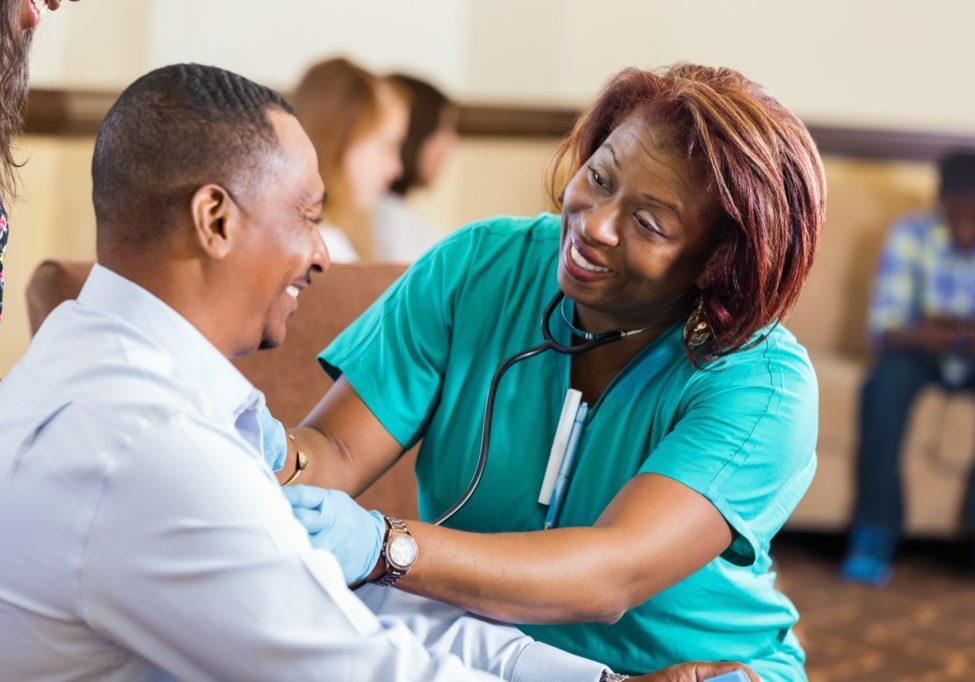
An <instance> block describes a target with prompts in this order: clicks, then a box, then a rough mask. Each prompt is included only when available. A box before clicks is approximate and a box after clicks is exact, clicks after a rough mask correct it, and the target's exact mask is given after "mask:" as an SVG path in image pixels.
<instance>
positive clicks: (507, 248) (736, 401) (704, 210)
mask: <svg viewBox="0 0 975 682" xmlns="http://www.w3.org/2000/svg"><path fill="white" fill-rule="evenodd" d="M553 169H554V171H553V173H552V196H553V199H554V200H555V202H556V204H557V205H558V206H559V207H560V209H561V215H551V214H542V215H539V216H536V217H531V218H512V217H499V218H492V219H488V220H484V221H482V222H478V223H475V224H473V225H470V226H468V227H467V228H465V229H463V230H461V231H459V232H457V233H455V234H454V235H452V236H450V237H449V238H447V239H446V240H444V241H442V242H441V243H440V244H438V245H437V246H436V247H434V248H433V250H431V251H430V252H429V253H427V254H426V255H425V256H424V257H423V258H421V259H420V260H419V261H418V262H417V263H416V264H415V265H414V266H413V267H412V268H411V269H410V270H409V271H408V272H407V273H406V274H405V275H404V276H403V277H402V278H401V279H400V280H399V281H398V282H397V283H396V284H395V285H394V286H393V287H392V288H391V289H390V290H389V291H387V292H386V293H385V294H384V295H383V296H382V297H381V298H380V299H379V300H378V301H377V302H376V303H375V304H374V305H373V306H372V307H371V308H370V309H369V310H368V311H366V313H365V314H363V316H362V317H361V318H360V319H359V320H358V321H357V322H355V323H354V324H353V325H352V326H351V327H350V328H349V329H347V330H346V331H345V332H344V333H343V334H342V335H340V336H339V337H338V338H337V339H336V340H335V341H334V342H333V343H332V344H331V345H330V346H329V347H328V348H326V349H325V350H324V351H323V352H322V353H321V355H320V356H319V360H320V363H321V365H322V367H323V368H324V370H325V371H326V372H328V373H329V374H330V375H331V376H332V377H333V378H334V379H335V380H336V381H335V385H334V387H333V388H332V389H331V390H330V391H329V392H328V394H327V395H325V397H324V398H323V399H322V401H321V403H320V404H319V405H318V406H317V408H316V409H315V410H314V411H313V413H312V414H311V415H310V416H309V417H308V419H307V420H306V421H305V423H304V425H303V426H301V427H300V428H296V429H294V430H293V431H292V432H291V434H292V436H293V437H294V440H293V441H292V443H293V445H292V446H291V449H290V450H289V452H288V454H287V459H286V461H284V463H283V467H281V471H280V475H281V478H282V480H283V479H285V478H289V477H291V476H293V473H294V472H295V471H296V466H297V465H296V454H295V446H297V449H300V450H301V451H302V452H303V453H305V455H307V458H308V465H307V468H305V469H304V471H301V473H300V478H299V479H298V481H297V482H298V483H299V484H304V485H298V486H295V487H292V488H286V489H285V490H286V491H287V492H288V494H289V497H290V498H291V499H292V501H293V504H294V505H295V507H296V513H297V514H298V515H299V518H301V519H303V520H304V521H305V523H306V525H307V527H308V528H309V530H310V532H312V533H313V538H314V539H315V541H316V542H318V543H319V544H320V546H323V547H326V548H328V549H330V550H332V551H333V552H335V553H336V554H337V555H338V556H339V557H340V558H341V559H343V563H344V564H346V565H352V566H356V567H357V568H356V569H354V570H353V571H352V573H356V574H358V575H351V574H350V579H356V578H357V577H359V578H369V579H372V580H379V581H380V582H383V583H393V582H395V584H396V588H399V589H403V590H406V591H408V592H413V593H417V594H421V595H425V596H428V597H433V598H436V599H439V600H442V601H445V602H449V603H452V604H455V605H458V606H460V607H463V608H465V609H468V610H470V611H473V612H475V613H479V614H483V615H485V616H488V617H491V618H495V619H499V620H504V621H508V622H513V623H518V624H520V627H522V629H524V631H525V632H527V633H528V634H530V635H532V636H533V637H536V638H537V639H539V640H541V641H544V642H548V643H549V644H552V645H555V646H558V647H560V648H563V649H566V650H568V651H571V652H574V653H578V654H580V655H583V656H586V657H589V658H593V659H597V660H600V661H602V662H604V663H606V664H608V665H609V666H610V667H612V668H613V669H614V670H618V671H624V672H632V673H640V672H645V671H652V670H658V669H660V668H663V667H666V666H668V665H671V664H674V663H678V662H681V661H689V660H734V661H740V662H744V663H747V664H748V665H750V666H751V667H752V669H753V670H754V671H755V672H757V673H758V674H759V675H761V677H762V679H763V680H766V681H767V682H772V681H781V682H786V681H789V682H795V681H796V680H802V679H805V673H804V671H803V663H804V654H803V652H802V650H801V648H800V646H799V644H798V642H797V640H796V637H795V635H794V634H793V631H792V627H793V625H794V624H795V622H796V620H797V613H796V610H795V608H794V607H793V605H792V604H791V603H790V602H789V601H788V599H786V597H785V596H783V595H782V594H781V593H779V592H778V591H777V590H776V589H775V586H774V580H775V576H774V574H773V573H772V572H771V560H770V557H769V544H770V541H771V539H772V537H773V536H774V535H775V534H776V532H777V531H778V530H779V529H780V528H781V526H782V525H783V523H784V522H785V521H786V519H787V518H788V517H789V515H790V513H791V512H792V510H793V509H794V508H795V506H796V504H797V503H798V502H799V500H800V498H801V497H802V496H803V494H804V493H805V491H806V489H807V487H808V486H809V483H810V481H811V480H812V477H813V473H814V471H815V468H816V458H815V453H814V446H815V443H816V431H817V387H816V378H815V375H814V373H813V369H812V366H811V365H810V362H809V358H808V356H807V355H806V352H805V350H804V349H803V348H802V347H801V346H800V345H799V344H798V343H797V342H796V340H795V338H794V337H793V336H792V334H790V333H789V332H788V331H787V330H786V329H785V328H784V327H783V326H782V325H781V324H780V322H781V320H782V318H783V316H784V315H786V313H787V312H788V311H789V309H790V308H791V306H792V305H793V303H794V302H795V300H796V297H797V296H798V294H799V291H800V288H801V286H802V283H803V281H804V280H805V278H806V274H807V273H808V271H809V268H810V266H811V265H812V262H813V255H814V252H815V250H816V245H817V241H818V237H819V233H820V228H821V226H822V223H823V209H824V202H825V184H824V176H823V169H822V165H821V162H820V159H819V155H818V153H817V151H816V148H815V145H814V143H813V141H812V140H811V138H810V136H809V134H808V132H807V130H806V129H805V127H804V126H803V125H802V123H801V122H800V121H799V120H798V119H797V118H796V117H795V116H794V115H793V114H792V113H791V112H790V111H788V110H787V109H785V108H784V107H783V106H782V105H781V104H779V103H778V102H777V101H776V100H774V99H773V98H771V97H770V96H769V95H768V94H767V93H766V92H765V91H764V90H763V89H762V88H761V87H759V86H758V85H756V84H754V83H752V82H751V81H749V80H747V79H746V78H744V77H743V76H742V75H741V74H739V73H737V72H735V71H731V70H729V69H717V68H708V67H701V66H694V65H686V64H684V65H678V66H675V67H671V68H669V69H664V70H661V71H641V70H635V69H630V70H626V71H623V72H622V73H620V74H618V75H617V76H616V77H614V78H613V79H612V80H611V81H610V82H609V84H608V85H607V87H606V88H605V90H604V91H603V92H602V93H601V95H600V96H599V98H598V99H597V100H596V102H595V103H594V104H593V105H592V107H591V108H590V109H589V110H588V111H587V112H586V113H585V114H584V115H583V117H582V118H581V119H580V120H579V122H578V123H577V125H576V126H575V129H574V130H573V131H572V133H571V134H570V136H569V137H568V138H567V139H566V140H565V141H564V143H563V144H562V146H561V148H560V149H559V152H558V154H557V156H556V159H555V163H554V164H553ZM326 182H327V178H326ZM559 291H562V292H563V293H564V294H565V296H566V299H565V301H564V307H563V308H562V310H561V311H560V312H557V313H556V314H555V315H554V318H553V322H552V330H553V333H554V334H555V336H556V338H557V339H558V340H559V341H561V342H562V343H566V344H568V343H570V342H572V341H573V337H575V340H576V341H577V342H578V341H580V340H581V338H582V336H583V334H585V333H599V332H605V331H609V330H616V329H620V330H633V329H645V330H646V331H644V332H642V333H639V334H635V335H633V336H629V337H627V338H625V339H623V340H621V341H618V342H615V343H611V344H609V345H606V346H603V347H600V348H598V349H596V350H593V351H591V352H589V353H586V354H583V355H578V356H574V357H571V358H570V357H567V356H564V355H557V354H554V353H547V354H544V355H541V356H538V357H534V358H531V359H529V360H526V361H525V362H523V363H521V364H519V365H516V366H515V367H514V368H513V369H511V370H510V371H509V372H508V373H507V374H506V375H505V377H504V379H503V381H502V382H501V385H500V388H499V390H498V394H497V403H496V406H495V410H494V421H493V437H492V443H491V447H490V453H489V457H488V460H487V467H486V470H485V472H484V477H483V481H482V483H481V485H480V487H479V488H478V489H477V491H476V492H475V493H474V495H473V497H472V498H471V500H470V502H469V503H468V504H467V505H466V506H465V507H464V508H463V509H462V510H461V511H460V512H459V513H458V514H457V515H456V516H454V517H453V518H452V519H450V521H449V522H448V523H447V524H446V525H447V526H449V527H438V526H434V525H431V524H430V523H428V522H429V520H431V519H432V518H434V517H435V516H436V515H438V514H439V513H441V512H442V511H443V510H444V509H446V508H447V507H449V506H450V505H451V503H453V502H454V500H455V499H457V498H458V497H459V496H460V495H461V494H462V493H463V491H464V490H465V488H466V486H467V484H468V482H469V481H470V479H471V475H472V473H473V471H474V468H475V463H476V459H477V454H478V444H479V439H480V435H481V429H480V425H481V420H482V413H483V410H484V404H485V399H486V396H487V394H488V388H489V384H490V381H491V377H492V375H493V373H494V372H495V369H496V368H497V367H498V365H499V364H500V363H501V362H503V361H504V359H506V358H508V357H509V356H511V355H513V354H515V353H517V352H519V351H521V350H523V349H525V348H528V347H531V346H534V345H537V344H539V343H541V341H542V333H541V330H540V326H539V320H540V318H541V316H542V312H543V310H544V308H545V306H546V304H548V302H549V301H550V300H551V299H552V297H553V295H555V294H556V293H557V292H559ZM574 330H576V331H574ZM570 387H572V388H575V389H578V390H579V391H581V393H582V400H584V401H585V402H587V403H588V404H589V405H590V410H589V413H588V416H587V418H586V425H585V431H584V435H583V437H582V440H581V443H580V447H579V450H578V454H577V457H576V463H575V471H574V474H573V476H572V478H571V483H570V485H569V487H568V489H567V491H566V493H565V497H564V503H563V506H562V510H561V515H560V517H559V519H558V523H557V524H556V527H555V528H553V529H552V530H546V531H542V530H541V529H542V527H543V523H544V521H545V516H546V511H547V509H546V507H545V506H543V505H541V504H539V502H538V496H539V488H540V485H541V482H542V478H543V475H544V472H545V468H546V464H547V460H548V454H549V450H550V447H551V443H552V439H553V436H554V433H555V429H556V425H557V423H558V421H559V416H560V411H561V409H562V405H563V399H564V397H565V395H566V391H567V389H569V388H570ZM421 440H422V447H421V450H420V454H419V459H418V461H417V466H416V475H417V480H418V491H419V509H420V520H405V521H399V520H396V519H391V520H385V521H382V520H381V517H380V516H379V515H378V514H375V513H372V514H369V513H366V512H365V511H363V510H360V509H359V508H357V507H355V506H352V505H348V504H345V503H340V500H339V497H338V496H337V494H336V493H333V492H330V491H320V490H316V489H315V488H312V487H309V485H313V486H321V487H323V488H333V489H339V490H343V491H346V492H348V493H349V494H351V495H356V494H358V493H359V492H361V491H362V490H363V489H364V488H366V487H367V486H368V485H369V484H370V483H371V482H372V481H373V480H375V479H376V478H377V477H378V476H379V475H381V474H382V473H383V472H384V471H385V470H387V469H388V468H389V467H390V466H391V465H392V464H393V463H394V462H395V461H396V459H397V458H398V457H399V456H400V455H401V453H403V452H404V451H405V450H407V449H409V448H411V447H412V446H413V445H414V444H416V443H417V442H419V441H421ZM302 459H304V457H303V458H302ZM279 466H280V462H279ZM425 521H426V522H425ZM323 528H328V530H327V531H326V532H318V531H321V530H322V529H323ZM339 531H342V532H339ZM351 537H358V538H367V537H368V538H371V540H370V541H369V542H363V543H359V544H360V545H361V546H362V547H361V548H356V547H353V545H355V543H349V542H344V543H343V542H342V541H341V538H346V539H347V538H351ZM384 543H385V546H384V548H383V545H384ZM391 543H395V544H391ZM381 548H383V553H382V554H383V556H382V557H381V558H379V559H378V561H377V556H379V554H380V549H381ZM414 558H415V560H414Z"/></svg>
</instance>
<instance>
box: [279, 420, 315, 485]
mask: <svg viewBox="0 0 975 682" xmlns="http://www.w3.org/2000/svg"><path fill="white" fill-rule="evenodd" d="M288 439H289V440H290V441H291V442H292V443H294V444H295V448H296V449H297V447H298V442H297V441H296V440H295V437H294V436H293V435H292V434H290V433H289V434H288ZM307 468H308V455H306V454H305V453H304V452H302V451H301V450H298V457H297V460H296V461H295V471H294V473H293V474H291V475H290V476H288V480H287V481H285V482H284V483H282V484H281V487H284V486H286V485H291V484H292V483H294V482H295V481H297V480H298V477H299V476H301V472H302V471H304V470H305V469H307Z"/></svg>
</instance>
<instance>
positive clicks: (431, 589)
mask: <svg viewBox="0 0 975 682" xmlns="http://www.w3.org/2000/svg"><path fill="white" fill-rule="evenodd" d="M498 513H499V514H502V513H504V512H503V510H498ZM407 527H408V528H409V529H410V532H412V533H413V535H414V537H415V538H416V542H417V546H418V548H419V553H418V555H417V560H416V563H415V564H414V565H413V568H412V570H411V571H410V572H409V573H408V574H407V575H406V576H405V577H404V578H403V579H402V580H400V582H399V583H397V586H399V587H402V589H404V590H407V591H409V592H414V593H416V594H421V595H423V596H426V597H432V598H434V599H439V600H441V601H445V602H448V603H451V604H454V605H456V606H459V607H461V608H464V609H467V610H468V611H472V612H474V613H478V614H481V615H484V616H488V617H490V618H495V619H498V620H504V621H508V622H514V623H574V622H586V621H598V622H605V623H611V622H615V621H616V620H618V619H619V618H620V617H621V616H622V615H623V613H625V612H626V611H628V610H629V609H631V608H633V607H635V606H637V605H639V604H642V603H643V602H645V601H646V600H648V599H650V598H651V597H653V596H654V595H655V594H657V593H658V592H661V591H662V590H665V589H667V588H668V587H670V586H671V585H674V584H676V583H678V582H680V581H681V580H683V579H685V578H686V577H687V576H689V575H691V574H692V573H694V572H696V571H698V570H700V569H701V568H702V567H703V566H705V565H706V564H708V563H709V562H711V561H713V560H714V559H715V558H716V557H717V556H718V555H719V554H721V552H722V551H724V550H725V549H726V548H727V547H728V545H729V544H731V540H732V533H731V528H730V527H729V525H728V523H727V522H726V521H725V520H724V518H723V517H722V516H721V514H720V513H719V512H718V511H717V510H716V509H715V507H714V505H712V504H711V503H710V502H709V501H708V500H707V499H705V498H704V497H703V496H701V495H699V494H698V493H696V492H694V491H693V490H691V489H690V488H687V487H685V486H683V485H682V484H680V483H678V482H676V481H673V480H671V479H668V478H666V477H663V476H655V475H653V474H643V475H640V476H637V477H635V478H634V479H632V480H631V481H630V482H629V483H627V485H626V486H625V487H624V489H623V490H622V491H621V492H620V494H619V495H617V497H616V498H615V499H614V500H613V501H612V502H611V503H610V505H609V506H608V507H607V508H606V510H605V511H604V512H603V514H602V515H601V516H600V518H599V519H598V520H597V522H596V524H595V525H594V526H592V527H575V528H560V529H555V530H546V531H541V530H539V531H531V532H523V533H496V534H480V533H465V532H460V531H455V530H450V529H446V528H440V527H437V526H431V525H428V524H422V523H418V522H408V523H407Z"/></svg>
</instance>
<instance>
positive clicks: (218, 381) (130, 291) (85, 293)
mask: <svg viewBox="0 0 975 682" xmlns="http://www.w3.org/2000/svg"><path fill="white" fill-rule="evenodd" d="M78 302H79V303H81V304H82V305H84V306H87V307H91V308H96V309H99V310H102V311H105V312H107V313H110V314H112V315H114V316H116V317H118V318H120V319H121V320H123V321H124V322H125V324H126V325H127V326H129V327H132V328H134V329H135V330H136V331H137V332H138V333H139V334H140V335H141V336H144V337H145V338H146V339H147V340H148V341H149V342H150V343H152V344H153V345H155V346H157V347H159V348H161V349H162V350H164V351H165V352H166V354H167V355H169V356H170V357H171V358H172V360H173V363H174V368H175V370H176V372H177V373H178V374H179V376H180V378H181V379H183V380H184V381H186V382H187V383H189V384H191V385H193V387H194V388H196V389H197V390H198V391H199V392H200V393H201V394H203V395H205V396H207V397H208V398H209V400H210V402H211V403H212V405H213V406H214V407H215V408H216V410H217V411H218V413H220V414H225V415H230V416H231V417H232V418H234V419H236V417H237V416H238V415H239V414H240V413H241V412H243V411H244V410H245V409H248V408H253V407H255V405H256V406H258V407H259V406H261V405H263V395H262V394H261V392H260V391H258V390H257V389H256V388H254V385H253V384H251V383H250V381H248V380H247V378H246V377H245V376H244V375H243V374H241V373H240V371H239V370H238V369H237V368H236V367H234V366H233V365H232V364H231V363H230V361H229V360H228V359H227V358H225V357H224V356H223V355H222V354H221V353H220V351H218V350H217V348H216V347H215V346H214V345H213V344H212V343H210V341H209V340H208V339H207V338H206V337H205V336H203V334H201V333H200V331H199V330H198V329H197V328H196V327H194V326H193V325H192V324H190V322H189V320H187V319H186V318H185V317H183V316H182V315H180V314H179V313H178V312H176V311H175V310H173V309H172V308H171V307H169V306H168V305H167V304H166V303H164V302H163V301H162V300H160V299H159V298H157V297H156V296H154V295H153V294H151V293H150V292H149V291H147V290H146V289H143V288H142V287H141V286H139V285H138V284H136V283H135V282H132V281H131V280H128V279H126V278H125V277H122V276H121V275H119V274H118V273H116V272H113V271H112V270H109V269H108V268H106V267H104V266H102V265H99V264H98V263H96V264H95V266H94V267H93V268H92V271H91V274H90V275H89V276H88V279H87V280H86V281H85V285H84V287H82V289H81V293H80V294H79V295H78Z"/></svg>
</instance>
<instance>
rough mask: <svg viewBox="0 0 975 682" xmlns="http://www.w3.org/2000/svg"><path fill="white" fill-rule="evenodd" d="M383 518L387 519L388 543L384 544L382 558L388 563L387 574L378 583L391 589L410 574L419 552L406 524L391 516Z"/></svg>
mask: <svg viewBox="0 0 975 682" xmlns="http://www.w3.org/2000/svg"><path fill="white" fill-rule="evenodd" d="M383 518H384V519H386V541H385V542H384V543H383V552H382V557H383V561H384V562H385V563H386V573H385V574H383V577H382V578H379V579H378V580H377V581H376V583H377V584H379V585H386V586H387V587H389V586H391V585H394V584H396V581H398V580H399V579H400V578H402V577H403V576H404V575H406V574H407V573H409V572H410V569H411V568H412V567H413V564H414V563H416V557H417V554H418V553H419V552H418V549H417V546H416V540H414V539H413V536H412V535H410V531H409V530H408V529H407V527H406V524H405V523H403V522H402V521H401V520H400V519H394V518H392V517H390V516H384V517H383Z"/></svg>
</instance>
